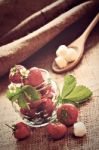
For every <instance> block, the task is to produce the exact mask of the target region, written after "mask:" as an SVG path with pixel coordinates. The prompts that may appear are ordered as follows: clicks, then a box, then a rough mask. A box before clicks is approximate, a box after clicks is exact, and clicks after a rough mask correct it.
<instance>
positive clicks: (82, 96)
mask: <svg viewBox="0 0 99 150" xmlns="http://www.w3.org/2000/svg"><path fill="white" fill-rule="evenodd" d="M91 95H92V92H91V90H90V89H88V88H87V87H85V86H83V85H80V86H76V87H75V88H74V90H73V91H72V92H71V93H70V94H69V95H68V96H66V97H65V98H66V99H68V100H71V101H75V102H78V103H82V102H84V101H86V100H87V99H88V98H89V97H90V96H91Z"/></svg>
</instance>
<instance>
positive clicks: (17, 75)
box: [9, 65, 25, 83]
mask: <svg viewBox="0 0 99 150" xmlns="http://www.w3.org/2000/svg"><path fill="white" fill-rule="evenodd" d="M22 69H25V67H23V66H22V65H15V67H13V68H11V70H10V74H9V80H10V82H13V83H22V80H23V76H22V74H21V72H20V70H22Z"/></svg>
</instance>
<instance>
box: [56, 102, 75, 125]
mask: <svg viewBox="0 0 99 150" xmlns="http://www.w3.org/2000/svg"><path fill="white" fill-rule="evenodd" d="M77 117H78V109H77V108H76V106H74V105H73V104H69V103H67V104H61V105H60V106H59V107H58V109H57V118H58V120H59V121H60V122H61V123H63V124H65V125H67V126H71V125H73V124H74V123H75V122H77Z"/></svg>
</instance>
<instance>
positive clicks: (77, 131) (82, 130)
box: [74, 122, 86, 137]
mask: <svg viewBox="0 0 99 150" xmlns="http://www.w3.org/2000/svg"><path fill="white" fill-rule="evenodd" d="M85 134H86V126H85V125H84V123H83V122H77V123H75V124H74V135H75V136H77V137H82V136H84V135H85Z"/></svg>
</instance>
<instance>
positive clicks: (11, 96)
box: [7, 88, 21, 102]
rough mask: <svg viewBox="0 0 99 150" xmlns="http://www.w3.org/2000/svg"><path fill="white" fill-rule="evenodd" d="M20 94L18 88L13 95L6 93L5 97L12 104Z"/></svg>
mask: <svg viewBox="0 0 99 150" xmlns="http://www.w3.org/2000/svg"><path fill="white" fill-rule="evenodd" d="M20 92H21V89H20V88H16V92H15V93H12V92H10V91H7V97H8V99H9V100H10V101H12V102H14V101H16V99H18V97H19V94H20Z"/></svg>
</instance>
